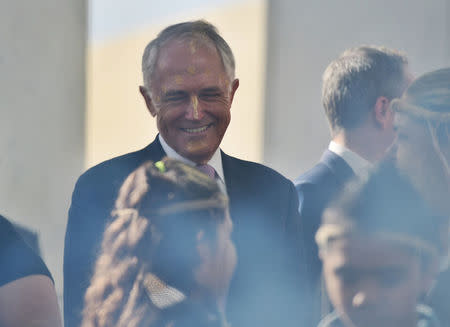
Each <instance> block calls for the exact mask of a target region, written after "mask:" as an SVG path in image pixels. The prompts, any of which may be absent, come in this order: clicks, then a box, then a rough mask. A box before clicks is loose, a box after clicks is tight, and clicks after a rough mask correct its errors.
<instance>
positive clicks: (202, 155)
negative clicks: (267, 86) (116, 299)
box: [64, 21, 306, 327]
mask: <svg viewBox="0 0 450 327" xmlns="http://www.w3.org/2000/svg"><path fill="white" fill-rule="evenodd" d="M142 71H143V77H144V86H141V87H140V92H141V94H142V96H143V97H144V99H145V102H146V105H147V108H148V110H149V112H150V114H151V115H152V116H153V117H155V118H156V121H157V127H158V130H159V135H158V136H157V137H156V139H155V140H154V141H153V142H152V143H151V144H150V145H148V146H147V147H146V148H144V149H142V150H140V151H137V152H133V153H129V154H126V155H123V156H120V157H117V158H113V159H111V160H108V161H106V162H103V163H101V164H99V165H97V166H95V167H93V168H91V169H89V170H88V171H87V172H86V173H84V174H83V175H82V176H81V177H80V178H79V180H78V182H77V184H76V186H75V190H74V192H73V197H72V204H71V208H70V211H69V221H68V225H67V232H66V242H65V255H64V308H65V322H66V327H72V326H78V324H79V322H80V312H81V310H82V304H83V296H84V293H85V290H86V288H87V287H88V285H89V280H90V277H91V275H92V271H93V267H92V265H93V263H94V262H95V259H96V251H97V250H98V248H99V245H100V244H99V242H100V241H101V237H102V232H103V230H104V227H105V224H106V223H107V221H108V218H109V216H110V211H111V209H112V208H113V205H114V201H115V199H116V198H117V195H118V190H119V187H120V186H121V184H122V183H123V181H124V179H125V178H126V177H127V176H128V175H129V174H130V173H131V172H132V171H133V170H134V169H135V168H136V167H138V166H139V165H140V164H142V163H143V162H145V161H147V160H152V161H158V160H160V159H161V158H163V157H164V156H168V157H171V158H175V159H178V160H181V161H183V162H185V163H188V164H190V165H193V166H198V167H199V169H201V170H203V171H206V172H207V173H209V174H210V176H211V177H212V178H215V179H216V180H217V182H218V183H219V184H220V186H221V188H222V190H223V191H224V192H226V193H227V194H228V196H229V199H230V213H231V217H232V220H233V225H234V227H233V228H234V231H233V241H234V242H235V245H236V249H237V254H238V257H239V259H238V264H237V268H236V272H235V275H234V278H233V280H232V282H231V286H230V290H229V296H228V301H227V313H228V319H229V321H230V322H231V323H232V324H233V326H274V325H278V324H280V323H281V324H283V325H284V326H289V325H296V324H298V319H301V318H300V316H299V313H300V312H301V311H302V310H301V302H300V301H301V297H302V294H304V292H303V287H306V286H305V285H302V283H301V282H302V279H301V278H302V277H303V273H302V270H303V268H302V262H304V261H302V260H303V259H302V245H301V243H302V242H301V240H299V238H298V235H300V232H299V229H300V224H299V216H298V199H297V195H296V191H295V188H294V185H293V184H292V182H290V181H289V180H287V179H286V178H284V177H283V176H281V175H280V174H278V173H277V172H275V171H273V170H272V169H270V168H267V167H265V166H262V165H260V164H257V163H253V162H248V161H243V160H240V159H237V158H234V157H231V156H229V155H227V154H225V153H224V152H222V151H221V150H220V147H219V146H220V143H221V141H222V138H223V136H224V134H225V131H226V129H227V127H228V124H229V123H230V118H231V115H230V108H231V104H232V102H233V97H234V94H235V92H236V90H237V89H238V86H239V80H238V79H236V78H235V76H234V71H235V64H234V57H233V54H232V51H231V49H230V47H229V46H228V44H227V43H226V42H225V41H224V40H223V39H222V37H221V36H220V35H219V34H218V33H217V30H216V29H215V27H214V26H212V25H210V24H209V23H207V22H204V21H195V22H187V23H181V24H176V25H172V26H169V27H168V28H166V29H164V30H163V31H162V32H161V33H160V34H159V35H158V37H157V38H156V39H154V40H153V41H151V42H150V43H149V44H148V46H147V47H146V49H145V52H144V55H143V60H142ZM180 233H182V231H180Z"/></svg>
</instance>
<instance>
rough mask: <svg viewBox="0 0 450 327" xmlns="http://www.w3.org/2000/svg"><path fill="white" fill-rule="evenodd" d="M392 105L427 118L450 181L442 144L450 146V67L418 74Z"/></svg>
mask: <svg viewBox="0 0 450 327" xmlns="http://www.w3.org/2000/svg"><path fill="white" fill-rule="evenodd" d="M391 107H392V109H393V110H394V111H396V112H401V113H403V114H406V115H408V116H410V117H412V118H415V119H416V120H419V121H424V122H425V124H426V126H427V128H428V130H429V132H430V136H431V139H432V144H433V147H434V150H435V151H436V154H437V155H438V157H439V159H440V160H441V162H442V164H443V166H444V168H445V170H446V173H447V177H448V178H449V181H450V165H449V162H448V159H447V158H446V157H445V155H444V151H443V150H442V145H443V144H446V146H450V68H443V69H439V70H435V71H432V72H429V73H426V74H424V75H422V76H420V77H418V78H417V79H416V80H415V81H414V82H413V83H412V84H411V85H410V86H409V87H408V89H407V90H406V92H405V94H404V95H403V96H402V98H400V99H395V100H394V101H392V103H391Z"/></svg>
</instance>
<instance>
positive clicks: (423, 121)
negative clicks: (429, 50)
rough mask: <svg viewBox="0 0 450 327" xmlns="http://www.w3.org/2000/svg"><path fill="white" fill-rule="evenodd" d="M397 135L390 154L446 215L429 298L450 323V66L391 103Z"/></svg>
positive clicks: (419, 80)
mask: <svg viewBox="0 0 450 327" xmlns="http://www.w3.org/2000/svg"><path fill="white" fill-rule="evenodd" d="M391 105H392V109H393V110H394V112H395V122H394V124H395V128H396V130H397V133H398V136H397V140H396V142H395V147H394V148H393V149H392V151H391V155H392V158H390V159H393V160H394V162H395V164H396V166H397V167H398V169H399V170H401V171H403V172H404V173H406V174H407V175H408V177H409V179H410V180H411V183H412V184H413V185H414V187H415V188H416V189H417V190H418V192H419V193H420V194H421V196H422V197H423V198H424V199H425V200H426V201H427V202H428V203H429V204H430V205H431V206H432V207H433V208H434V209H436V210H438V211H439V212H440V213H441V214H442V215H443V216H445V217H447V219H446V220H445V221H443V222H442V223H441V224H440V226H439V228H440V235H439V239H440V255H441V263H440V271H441V273H440V274H439V276H438V278H437V281H436V285H435V287H434V288H433V290H432V291H431V293H430V294H429V295H428V298H427V301H428V302H429V303H430V305H431V306H432V307H433V308H434V310H435V312H436V314H437V315H438V316H439V318H440V319H441V321H442V322H443V325H450V270H449V268H448V263H449V250H448V249H449V219H448V218H450V168H449V164H450V68H443V69H439V70H435V71H432V72H429V73H426V74H424V75H422V76H420V77H418V78H417V79H416V80H415V81H414V82H413V83H412V84H411V85H410V86H409V87H408V89H407V90H406V92H405V93H404V95H403V96H402V97H401V98H400V99H396V100H394V101H393V102H392V104H391Z"/></svg>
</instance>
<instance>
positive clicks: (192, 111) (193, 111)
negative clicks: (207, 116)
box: [186, 95, 204, 120]
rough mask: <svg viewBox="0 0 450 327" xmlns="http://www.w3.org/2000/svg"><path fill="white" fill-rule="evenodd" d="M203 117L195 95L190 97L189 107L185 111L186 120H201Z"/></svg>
mask: <svg viewBox="0 0 450 327" xmlns="http://www.w3.org/2000/svg"><path fill="white" fill-rule="evenodd" d="M203 116H204V114H203V110H202V108H201V105H200V104H199V101H198V97H197V95H191V98H190V101H189V105H188V107H187V109H186V118H187V119H190V120H201V119H202V118H203Z"/></svg>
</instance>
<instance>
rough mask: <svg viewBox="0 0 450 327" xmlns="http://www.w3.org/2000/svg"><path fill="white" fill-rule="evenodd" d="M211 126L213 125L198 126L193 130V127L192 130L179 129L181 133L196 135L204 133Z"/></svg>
mask: <svg viewBox="0 0 450 327" xmlns="http://www.w3.org/2000/svg"><path fill="white" fill-rule="evenodd" d="M212 125H213V123H209V124H207V125H203V126H200V127H195V128H194V127H193V128H183V127H181V128H180V129H181V130H182V131H183V132H186V133H189V134H198V133H202V132H204V131H206V130H207V129H209V128H210V127H211V126H212Z"/></svg>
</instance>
